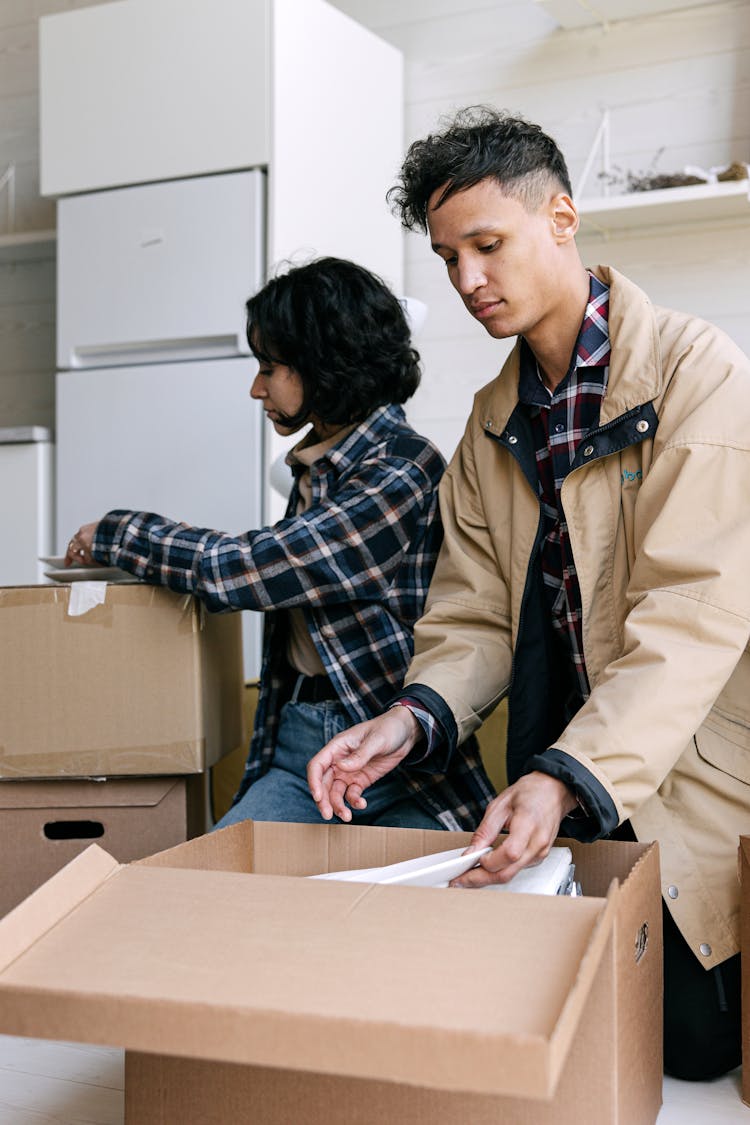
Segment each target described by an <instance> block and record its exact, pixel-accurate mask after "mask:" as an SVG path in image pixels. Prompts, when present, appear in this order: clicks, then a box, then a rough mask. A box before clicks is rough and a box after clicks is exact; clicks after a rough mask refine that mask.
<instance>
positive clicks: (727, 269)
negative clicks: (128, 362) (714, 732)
mask: <svg viewBox="0 0 750 1125" xmlns="http://www.w3.org/2000/svg"><path fill="white" fill-rule="evenodd" d="M91 2H93V0H33V2H31V0H3V3H2V5H0V63H1V65H0V172H1V171H2V169H3V168H4V167H5V165H6V164H7V163H8V162H9V161H11V160H13V161H16V162H17V164H18V167H19V188H18V218H19V222H18V228H19V229H33V228H40V227H45V226H52V225H53V222H54V214H53V209H52V204H51V203H50V201H49V200H41V199H40V198H39V196H38V187H37V176H38V172H37V87H38V82H37V71H36V19H37V17H38V16H39V15H42V14H45V13H47V12H52V11H60V10H63V9H65V8H72V7H82V6H84V5H85V4H86V3H91ZM336 6H338V7H339V8H341V9H342V10H344V11H346V12H348V13H349V14H350V15H352V16H353V17H354V18H355V19H358V20H360V21H361V22H362V23H363V24H365V25H366V26H369V27H371V28H372V29H373V30H375V31H376V32H377V33H378V34H379V35H382V36H383V37H384V38H386V39H389V40H390V41H391V42H393V43H394V44H395V45H396V46H398V47H400V48H401V49H402V50H404V52H405V54H406V62H407V73H406V140H407V141H409V140H413V139H415V138H417V137H420V136H422V135H424V133H425V132H427V131H428V130H430V129H432V128H434V126H435V124H436V122H437V120H438V118H439V116H440V115H441V114H443V113H450V112H451V111H452V110H454V109H456V108H458V107H459V106H462V105H466V104H470V103H476V102H491V103H493V104H495V105H497V106H501V107H505V108H508V109H510V110H513V111H518V112H521V113H523V114H524V115H525V116H527V117H529V118H531V119H532V120H537V121H539V122H540V124H542V125H543V126H544V128H545V129H547V130H548V131H549V132H550V133H552V135H553V136H555V138H556V139H557V140H558V142H559V143H560V145H561V147H562V148H563V150H564V151H565V153H566V155H567V157H568V160H569V165H570V170H571V174H572V177H573V181H574V183H575V182H576V180H577V178H578V175H579V174H580V171H581V169H582V167H583V164H584V161H585V158H586V154H587V152H588V149H589V147H590V144H591V141H592V140H593V137H594V134H595V132H596V128H597V125H598V121H599V116H600V112H601V109H602V108H603V107H604V106H609V107H610V109H611V111H612V160H613V162H614V163H615V164H619V165H621V166H622V167H623V168H627V169H632V170H634V171H638V170H645V169H646V168H648V166H649V165H650V163H651V161H652V159H653V157H654V155H655V153H656V152H657V150H658V149H659V148H661V147H662V146H665V151H664V153H663V155H662V157H661V160H660V162H659V166H658V168H659V170H660V171H677V170H680V169H681V168H682V167H683V165H684V164H685V163H687V162H690V163H697V164H700V165H704V166H705V165H710V164H717V163H723V162H726V161H729V160H732V159H737V160H747V159H748V158H750V3H748V2H747V0H719V2H717V3H713V4H706V5H704V6H703V7H695V6H693V7H691V8H689V9H685V10H682V11H674V12H671V13H669V12H668V13H665V14H662V15H653V16H650V17H643V18H639V19H635V20H630V21H627V22H622V23H617V22H614V23H610V24H609V25H608V26H607V27H606V28H603V27H601V26H594V27H592V28H588V29H582V30H578V31H567V32H566V31H561V30H559V29H558V28H557V25H556V23H555V21H554V20H553V19H552V17H551V16H550V15H549V14H548V12H547V11H546V10H545V8H544V7H543V6H542V4H540V3H537V2H536V0H337V2H336ZM653 6H654V7H656V6H657V0H654V5H653ZM590 7H593V8H596V7H597V5H596V4H593V5H590ZM611 8H612V3H610V4H609V5H608V9H609V10H611ZM593 186H594V185H592V187H593ZM4 218H5V216H4V213H3V211H2V201H1V200H0V233H2V232H3V230H4V226H3V223H4ZM394 222H395V220H394ZM583 252H584V257H585V258H586V260H587V261H588V262H590V263H594V262H596V261H608V262H610V263H611V264H612V265H615V266H617V267H618V268H620V269H622V270H624V271H625V272H626V273H629V274H630V276H631V277H632V278H633V279H634V280H635V281H637V282H638V283H640V284H642V285H644V287H646V288H647V289H648V291H649V293H650V294H651V296H652V297H653V298H654V300H656V301H659V302H661V303H663V304H669V305H674V306H676V307H680V308H684V309H686V310H689V311H691V312H695V313H698V314H700V315H703V316H706V317H708V318H709V319H711V320H714V321H715V322H717V323H719V324H721V326H722V327H723V328H725V330H726V331H727V332H729V333H730V335H732V336H733V337H734V338H735V339H736V340H737V342H738V343H739V344H740V345H741V346H743V347H744V348H745V349H746V350H748V351H750V315H748V314H749V313H750V307H749V306H750V209H749V212H748V221H746V222H740V223H731V224H723V225H722V224H721V223H716V224H713V225H712V226H708V227H706V226H702V227H701V228H700V229H698V228H692V229H685V230H680V231H676V232H674V231H673V232H670V233H666V232H662V233H660V235H659V236H658V237H657V236H654V235H649V236H647V237H630V238H627V239H618V240H617V241H611V242H609V243H608V244H603V243H601V242H597V241H596V240H595V239H593V240H590V241H587V242H586V243H584V244H583ZM406 265H407V273H406V282H407V283H406V291H407V292H409V293H411V294H413V295H414V296H416V297H420V298H421V299H423V300H425V301H427V302H428V304H429V306H430V313H429V317H428V321H427V324H426V326H425V329H424V331H423V333H422V335H421V337H420V339H419V341H418V345H419V348H420V351H421V352H422V355H423V358H424V362H425V376H424V380H423V386H422V388H421V389H420V390H419V392H418V393H417V395H416V396H415V399H414V400H413V403H412V406H411V408H410V414H411V417H412V420H413V421H414V422H415V423H416V424H417V425H418V426H419V427H420V428H422V429H423V430H424V431H425V432H426V433H429V434H430V435H431V436H433V437H434V438H435V439H436V440H437V441H438V443H439V444H440V445H441V447H442V448H443V450H444V451H445V452H446V453H450V452H451V451H452V449H453V447H454V446H455V444H456V441H457V440H458V438H459V437H460V434H461V432H462V429H463V423H464V420H465V418H466V416H467V414H468V411H469V409H470V405H471V397H472V395H473V392H474V391H475V390H476V389H477V388H478V387H480V386H481V385H483V384H484V383H485V382H486V381H487V380H488V379H490V378H491V377H492V376H493V375H494V374H495V372H496V370H497V369H498V367H499V366H500V363H501V361H502V358H503V356H504V354H505V352H506V350H507V346H506V345H504V344H501V343H497V342H494V341H492V340H491V339H490V338H489V337H488V336H486V334H485V333H484V330H483V329H482V328H481V326H480V325H478V324H476V323H475V322H473V321H472V320H471V319H470V317H469V316H468V314H467V313H466V312H465V311H464V310H463V308H462V307H461V305H460V302H459V299H458V297H457V296H456V295H455V294H454V293H453V292H452V291H451V290H450V288H449V286H448V284H447V281H446V278H445V275H444V267H443V265H442V263H440V262H439V261H438V260H437V258H435V257H434V255H432V254H431V253H430V251H429V249H428V247H427V244H426V240H425V239H423V238H421V237H419V236H410V237H409V238H408V240H407V263H406ZM53 315H54V263H53V262H52V261H51V260H48V261H47V262H42V263H15V264H7V263H6V264H2V263H0V425H13V424H21V423H38V424H46V425H51V424H52V417H53V415H52V409H53V399H52V394H53V391H52V387H53V384H52V370H53Z"/></svg>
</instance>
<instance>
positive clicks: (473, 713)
mask: <svg viewBox="0 0 750 1125" xmlns="http://www.w3.org/2000/svg"><path fill="white" fill-rule="evenodd" d="M477 437H478V438H479V440H484V441H486V440H488V439H487V437H486V436H485V435H484V434H483V433H482V432H481V428H480V427H479V426H478V424H477V422H476V411H475V412H474V413H473V414H472V417H471V418H470V419H469V423H468V425H467V427H466V432H465V433H464V436H463V438H462V440H461V443H460V444H459V447H458V449H457V451H456V453H455V455H454V457H453V459H452V461H451V463H450V465H449V466H448V469H447V470H446V473H445V476H444V477H443V480H442V481H441V483H440V514H441V518H442V521H443V529H444V539H443V545H442V547H441V549H440V554H439V556H438V561H437V566H436V568H435V573H434V575H433V578H432V582H431V584H430V591H429V594H428V597H427V603H426V606H425V613H424V615H423V616H422V617H421V618H420V620H419V621H418V622H417V624H416V627H415V636H414V641H415V655H414V658H413V660H412V662H411V664H410V666H409V671H408V672H407V675H406V679H405V682H404V694H407V695H409V696H410V697H414V698H416V699H418V700H419V701H420V702H422V703H423V705H424V706H426V707H427V708H428V710H430V712H431V713H432V714H433V715H434V716H435V718H436V719H437V720H438V722H439V724H440V727H441V728H442V731H443V733H444V736H445V737H444V740H443V742H442V743H441V745H440V747H439V749H438V750H437V751H436V753H435V755H430V759H431V762H432V764H433V765H434V768H436V769H444V768H445V767H446V766H447V762H448V759H449V757H450V754H451V752H452V750H453V749H454V748H455V746H456V745H457V744H458V743H462V742H463V741H464V740H465V739H466V738H468V736H469V735H470V734H471V733H472V732H473V731H474V730H476V729H477V727H479V726H480V724H481V723H482V721H483V719H484V718H486V716H487V715H488V714H489V713H490V712H491V711H492V710H493V708H494V707H495V706H496V705H497V703H498V702H499V701H500V699H502V697H503V696H504V695H505V694H506V692H507V690H508V684H509V681H510V671H511V647H510V613H509V607H508V588H507V583H506V581H505V578H504V576H503V575H501V574H500V573H499V571H498V563H497V558H496V555H495V552H494V550H493V547H492V542H491V537H490V532H489V529H488V518H487V514H486V511H485V507H484V502H483V499H482V496H481V495H480V490H479V486H478V481H477V472H476V465H475V460H474V442H475V440H477ZM420 764H422V765H426V764H427V759H426V758H425V759H424V760H423V761H422V762H421V763H420Z"/></svg>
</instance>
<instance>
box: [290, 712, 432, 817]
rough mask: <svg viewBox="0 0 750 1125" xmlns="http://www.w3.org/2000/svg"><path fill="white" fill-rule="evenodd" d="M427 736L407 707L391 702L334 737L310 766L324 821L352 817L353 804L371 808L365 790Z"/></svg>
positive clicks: (313, 790)
mask: <svg viewBox="0 0 750 1125" xmlns="http://www.w3.org/2000/svg"><path fill="white" fill-rule="evenodd" d="M422 735H423V731H422V728H421V727H420V725H419V723H418V722H417V720H416V719H415V717H414V715H413V714H412V713H411V711H410V710H409V709H408V708H407V707H391V709H390V710H389V711H386V712H385V714H384V715H379V716H378V718H377V719H369V720H368V721H367V722H365V723H357V725H356V726H354V727H349V729H348V730H345V731H342V732H341V734H337V735H336V736H335V738H332V739H331V741H330V742H329V743H327V745H325V746H324V747H323V749H322V750H320V751H319V752H318V753H317V754H316V755H315V757H314V758H311V759H310V761H309V762H308V765H307V783H308V785H309V786H310V792H311V793H312V795H313V798H314V800H315V803H316V804H317V806H318V808H319V810H320V815H321V816H322V817H323V820H330V819H331V817H332V816H333V815H334V814H335V815H336V816H338V817H340V818H341V820H345V821H350V820H351V819H352V813H351V809H360V810H361V809H364V808H367V801H366V800H365V798H364V797H363V796H362V791H363V790H364V789H367V787H368V786H369V785H372V784H373V783H374V782H376V781H379V780H380V778H381V777H385V775H386V774H387V773H390V771H391V770H392V769H395V768H396V766H397V765H398V764H399V762H401V761H403V759H404V758H405V757H406V755H407V754H408V753H409V751H410V750H411V748H412V746H415V745H416V743H417V742H419V739H420V738H421V737H422ZM349 806H351V808H350V807H349Z"/></svg>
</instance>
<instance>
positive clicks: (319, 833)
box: [139, 820, 471, 875]
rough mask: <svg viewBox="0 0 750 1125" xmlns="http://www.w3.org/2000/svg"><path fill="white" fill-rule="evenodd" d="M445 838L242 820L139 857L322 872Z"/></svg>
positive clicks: (369, 863) (425, 847)
mask: <svg viewBox="0 0 750 1125" xmlns="http://www.w3.org/2000/svg"><path fill="white" fill-rule="evenodd" d="M450 840H451V844H452V845H453V846H454V847H460V846H461V845H462V844H467V845H468V843H469V842H470V840H471V832H452V833H451V836H450ZM445 842H446V836H445V832H443V831H442V830H440V829H436V830H434V831H432V830H430V829H417V828H370V827H368V828H362V827H359V826H356V825H351V824H281V823H275V822H273V821H251V820H243V821H241V822H240V823H239V824H232V825H230V826H229V827H228V828H220V829H218V831H214V832H212V833H211V834H210V835H208V836H201V837H198V838H197V839H195V840H188V841H187V842H186V843H184V844H178V845H177V846H176V847H174V848H169V849H168V850H165V851H163V852H158V853H157V854H156V855H152V856H148V857H147V858H146V859H142V860H140V861H139V862H140V863H143V864H146V865H148V866H150V867H188V868H193V869H195V870H200V871H208V870H212V871H244V872H251V871H252V872H254V873H255V874H261V875H318V874H322V873H323V872H325V871H346V870H348V869H349V868H353V867H382V866H384V865H385V864H389V863H399V862H400V861H401V860H404V859H416V858H417V857H418V856H422V855H429V854H430V853H431V852H439V851H442V850H443V849H444V848H445Z"/></svg>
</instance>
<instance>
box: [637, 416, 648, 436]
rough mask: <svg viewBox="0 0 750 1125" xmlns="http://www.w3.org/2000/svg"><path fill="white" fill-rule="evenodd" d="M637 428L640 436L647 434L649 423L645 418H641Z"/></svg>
mask: <svg viewBox="0 0 750 1125" xmlns="http://www.w3.org/2000/svg"><path fill="white" fill-rule="evenodd" d="M635 428H636V430H637V431H638V433H639V434H645V432H646V430H647V429H648V422H647V421H646V419H645V418H641V420H640V422H636V424H635Z"/></svg>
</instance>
